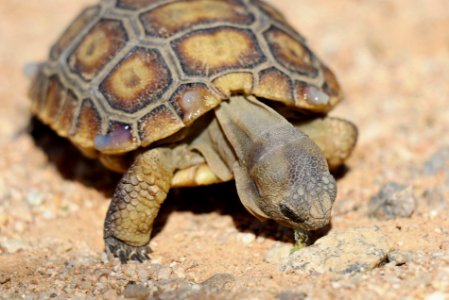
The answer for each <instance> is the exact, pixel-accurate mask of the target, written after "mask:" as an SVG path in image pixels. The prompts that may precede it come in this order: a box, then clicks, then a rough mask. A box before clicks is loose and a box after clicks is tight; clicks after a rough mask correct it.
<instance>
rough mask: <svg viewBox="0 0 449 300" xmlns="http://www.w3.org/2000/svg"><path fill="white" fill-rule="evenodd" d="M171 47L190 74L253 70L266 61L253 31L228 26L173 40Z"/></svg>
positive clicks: (204, 74) (210, 74)
mask: <svg viewBox="0 0 449 300" xmlns="http://www.w3.org/2000/svg"><path fill="white" fill-rule="evenodd" d="M172 47H173V49H174V51H175V52H176V54H177V56H178V57H179V60H180V62H181V66H182V68H183V71H184V72H185V73H186V74H187V75H190V76H202V77H209V76H212V75H215V74H218V73H221V72H224V71H226V70H228V69H243V68H246V69H252V68H253V67H255V66H257V65H259V64H261V63H262V62H264V61H265V60H266V58H265V56H264V54H263V53H262V51H261V49H260V47H259V45H258V43H257V39H256V37H255V36H254V34H253V33H252V32H251V31H250V30H246V29H239V28H235V27H228V26H222V27H218V28H209V29H201V30H197V31H193V32H191V33H189V34H188V35H186V36H184V37H182V38H180V39H178V40H175V41H174V42H172Z"/></svg>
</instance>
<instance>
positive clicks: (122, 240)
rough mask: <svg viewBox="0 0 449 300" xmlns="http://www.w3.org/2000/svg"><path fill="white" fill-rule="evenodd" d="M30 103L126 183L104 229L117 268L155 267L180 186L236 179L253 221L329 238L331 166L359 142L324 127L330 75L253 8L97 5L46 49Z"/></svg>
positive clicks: (235, 4)
mask: <svg viewBox="0 0 449 300" xmlns="http://www.w3.org/2000/svg"><path fill="white" fill-rule="evenodd" d="M30 96H31V98H32V110H33V112H34V113H35V114H36V115H37V116H38V117H39V118H40V119H41V120H42V121H43V122H44V123H46V124H48V125H49V126H50V127H52V128H53V129H54V130H55V131H56V132H57V133H58V134H59V135H61V136H63V137H67V138H68V139H69V140H70V141H71V142H73V143H74V144H75V145H76V146H77V147H78V148H79V149H80V150H81V151H82V152H83V153H84V154H85V155H87V156H88V157H91V158H98V159H100V160H101V162H102V163H103V164H104V165H105V166H106V167H108V168H110V169H112V170H115V171H121V172H125V174H124V176H123V178H122V179H121V181H120V183H119V184H118V186H117V189H116V191H115V193H114V195H113V197H112V202H111V204H110V207H109V210H108V213H107V216H106V220H105V225H104V239H105V243H106V249H107V251H109V252H112V253H113V254H114V255H116V256H118V257H119V258H120V259H121V260H122V262H126V261H127V260H128V259H133V260H139V261H141V260H143V259H147V258H148V256H147V251H148V242H149V239H150V233H151V229H152V225H153V221H154V219H155V218H156V215H157V213H158V210H159V207H160V206H161V204H162V202H163V201H164V200H165V198H166V195H167V193H168V191H169V189H170V187H173V186H176V187H180V186H195V185H206V184H212V183H216V182H223V181H228V180H231V179H235V181H236V185H237V190H238V194H239V197H240V199H241V201H242V203H243V204H244V206H245V207H246V208H247V209H248V211H250V212H251V213H252V214H253V215H254V216H256V217H257V218H259V219H261V220H264V219H274V220H276V221H278V222H279V223H281V224H284V225H286V226H289V227H292V228H294V229H295V230H296V231H297V232H300V231H301V230H313V229H318V228H321V227H323V226H325V225H326V224H328V223H329V220H330V213H331V207H332V204H333V202H334V200H335V197H336V193H337V188H336V184H335V180H334V178H333V177H332V176H331V175H330V173H329V168H328V164H329V166H330V167H331V168H334V167H337V166H338V165H341V164H342V162H343V160H344V159H346V158H347V157H348V155H349V154H350V153H351V151H352V149H353V147H354V145H355V141H356V136H357V131H356V129H355V126H353V125H352V124H351V123H349V122H347V121H344V120H340V119H335V118H330V117H326V113H327V112H328V111H329V110H331V109H332V108H333V107H334V106H335V105H336V104H337V103H338V102H339V101H340V100H341V98H342V93H341V90H340V87H339V85H338V83H337V81H336V79H335V77H334V75H333V74H332V72H331V71H330V70H329V69H328V68H327V67H326V66H325V65H324V64H323V63H322V62H321V61H320V60H319V59H318V58H317V57H316V56H315V55H314V54H313V53H312V52H311V50H310V49H309V48H308V46H307V44H306V42H305V40H304V38H303V37H302V36H301V35H300V34H299V33H297V32H296V31H295V30H294V29H292V27H291V26H290V25H289V24H288V23H287V22H286V20H285V18H284V17H283V16H282V14H280V13H279V12H278V11H277V10H275V9H274V8H273V7H271V6H270V5H268V4H266V3H264V2H262V1H259V0H181V1H176V0H104V1H101V2H100V3H99V4H98V5H95V6H92V7H89V8H87V9H85V10H84V11H83V12H82V13H81V14H80V15H79V16H78V17H77V18H76V19H75V20H74V21H73V22H72V23H71V25H70V26H69V27H68V28H67V29H66V30H65V32H64V33H63V34H62V36H61V37H60V39H59V40H58V41H57V42H56V43H55V45H54V46H53V47H52V48H51V51H50V55H49V59H48V61H46V62H45V63H43V64H41V65H40V67H39V69H38V71H37V73H36V75H35V76H34V79H33V83H32V87H31V89H30ZM317 145H318V146H317ZM320 148H321V151H320ZM326 159H327V162H326ZM130 161H131V162H132V165H130V163H129V162H130Z"/></svg>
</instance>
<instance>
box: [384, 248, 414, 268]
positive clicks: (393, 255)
mask: <svg viewBox="0 0 449 300" xmlns="http://www.w3.org/2000/svg"><path fill="white" fill-rule="evenodd" d="M410 259H411V254H410V253H408V252H402V251H391V252H390V253H388V261H389V262H391V263H394V265H396V266H402V265H404V264H406V263H407V262H409V261H410Z"/></svg>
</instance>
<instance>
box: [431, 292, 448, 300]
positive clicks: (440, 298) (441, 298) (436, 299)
mask: <svg viewBox="0 0 449 300" xmlns="http://www.w3.org/2000/svg"><path fill="white" fill-rule="evenodd" d="M448 297H449V294H445V293H442V292H435V293H432V294H430V295H428V296H427V297H426V300H447V298H448Z"/></svg>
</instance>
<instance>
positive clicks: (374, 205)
mask: <svg viewBox="0 0 449 300" xmlns="http://www.w3.org/2000/svg"><path fill="white" fill-rule="evenodd" d="M415 208H416V199H415V196H414V193H413V187H412V186H407V185H402V184H398V183H396V182H389V183H387V184H386V185H384V186H383V187H382V188H381V189H380V191H379V193H378V194H377V195H375V196H374V197H372V198H371V200H370V202H369V203H368V216H369V217H374V218H377V219H381V220H391V219H396V218H408V217H410V216H411V215H412V214H413V212H414V211H415Z"/></svg>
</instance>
